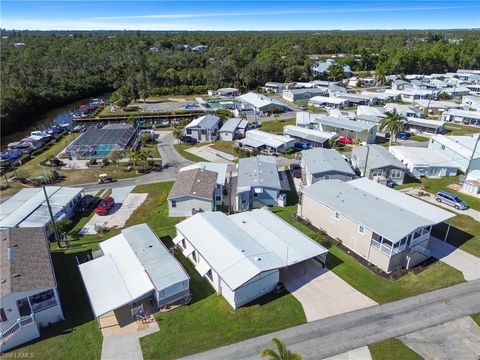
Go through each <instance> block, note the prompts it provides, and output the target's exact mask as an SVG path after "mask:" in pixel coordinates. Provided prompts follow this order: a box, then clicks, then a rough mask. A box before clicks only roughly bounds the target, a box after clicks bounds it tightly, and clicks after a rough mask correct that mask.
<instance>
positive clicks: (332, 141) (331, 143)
mask: <svg viewBox="0 0 480 360" xmlns="http://www.w3.org/2000/svg"><path fill="white" fill-rule="evenodd" d="M337 141H338V135H336V136H332V137H331V138H330V139H328V145H329V146H330V147H331V148H332V149H333V148H334V147H335V145H337Z"/></svg>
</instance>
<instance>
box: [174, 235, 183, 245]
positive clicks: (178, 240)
mask: <svg viewBox="0 0 480 360" xmlns="http://www.w3.org/2000/svg"><path fill="white" fill-rule="evenodd" d="M182 240H183V236H182V235H177V236H175V237H174V238H173V240H172V241H173V243H174V244H175V245H178V244H179V243H180V241H182Z"/></svg>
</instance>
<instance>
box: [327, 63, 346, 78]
mask: <svg viewBox="0 0 480 360" xmlns="http://www.w3.org/2000/svg"><path fill="white" fill-rule="evenodd" d="M342 79H343V66H342V65H340V64H333V65H330V67H329V68H328V80H331V81H339V80H342Z"/></svg>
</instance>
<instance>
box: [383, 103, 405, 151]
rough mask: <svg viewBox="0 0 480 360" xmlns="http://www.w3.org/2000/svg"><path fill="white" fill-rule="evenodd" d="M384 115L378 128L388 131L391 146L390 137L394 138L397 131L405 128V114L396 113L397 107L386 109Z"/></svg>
mask: <svg viewBox="0 0 480 360" xmlns="http://www.w3.org/2000/svg"><path fill="white" fill-rule="evenodd" d="M385 115H386V117H385V118H384V119H383V120H382V122H381V123H380V130H381V131H384V130H387V131H388V132H389V133H390V146H392V139H394V138H396V136H397V133H398V132H400V131H402V130H403V129H404V128H405V123H404V122H403V120H405V116H403V115H400V114H399V113H397V109H393V110H392V111H387V112H386V113H385Z"/></svg>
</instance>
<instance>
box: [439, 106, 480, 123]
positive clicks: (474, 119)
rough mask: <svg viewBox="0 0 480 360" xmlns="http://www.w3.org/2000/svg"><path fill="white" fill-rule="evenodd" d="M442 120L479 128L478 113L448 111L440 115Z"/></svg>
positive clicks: (479, 119)
mask: <svg viewBox="0 0 480 360" xmlns="http://www.w3.org/2000/svg"><path fill="white" fill-rule="evenodd" d="M442 120H443V121H445V122H455V123H460V124H465V125H476V126H480V111H468V110H459V109H450V110H448V111H445V112H443V113H442Z"/></svg>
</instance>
